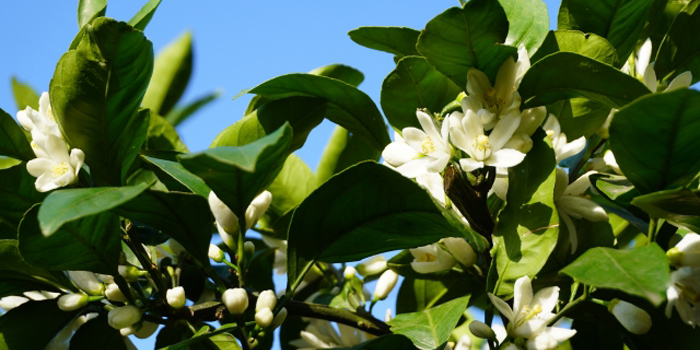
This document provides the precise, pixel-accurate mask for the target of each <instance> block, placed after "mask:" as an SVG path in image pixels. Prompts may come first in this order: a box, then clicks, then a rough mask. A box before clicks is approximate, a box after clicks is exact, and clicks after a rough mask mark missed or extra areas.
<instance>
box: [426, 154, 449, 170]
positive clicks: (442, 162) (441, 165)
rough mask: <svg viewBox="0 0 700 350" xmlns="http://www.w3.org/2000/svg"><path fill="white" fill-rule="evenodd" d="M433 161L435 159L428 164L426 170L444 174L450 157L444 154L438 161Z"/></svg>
mask: <svg viewBox="0 0 700 350" xmlns="http://www.w3.org/2000/svg"><path fill="white" fill-rule="evenodd" d="M432 159H434V160H433V161H432V162H431V163H429V164H428V166H427V167H426V169H427V170H428V171H429V172H433V173H439V172H442V170H443V169H445V167H446V166H447V163H448V162H449V161H450V155H449V154H444V155H442V156H440V157H439V158H437V159H435V158H432Z"/></svg>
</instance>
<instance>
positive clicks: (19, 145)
mask: <svg viewBox="0 0 700 350" xmlns="http://www.w3.org/2000/svg"><path fill="white" fill-rule="evenodd" d="M0 155H4V156H10V157H14V158H17V159H21V160H30V159H34V158H36V156H35V155H34V151H32V146H30V145H29V141H27V137H26V136H24V132H22V129H21V128H20V126H19V125H17V123H16V122H15V120H14V119H12V117H11V116H10V115H9V114H7V113H6V112H5V111H3V110H2V109H0Z"/></svg>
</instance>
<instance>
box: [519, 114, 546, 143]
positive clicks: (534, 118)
mask: <svg viewBox="0 0 700 350" xmlns="http://www.w3.org/2000/svg"><path fill="white" fill-rule="evenodd" d="M546 116H547V108H546V107H535V108H530V109H526V110H524V111H523V113H522V117H521V119H520V124H519V125H518V128H517V129H515V132H514V133H513V134H520V133H523V134H526V135H528V136H532V134H534V133H535V131H536V130H537V127H539V126H540V124H542V121H543V120H544V118H545V117H546Z"/></svg>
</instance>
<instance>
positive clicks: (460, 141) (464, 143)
mask: <svg viewBox="0 0 700 350" xmlns="http://www.w3.org/2000/svg"><path fill="white" fill-rule="evenodd" d="M450 133H451V136H452V137H451V139H452V144H453V145H455V146H457V148H459V149H461V150H462V151H464V152H467V154H469V155H472V154H474V148H473V147H472V143H473V142H474V139H473V138H471V139H469V138H468V136H467V135H466V134H464V131H462V128H461V126H450Z"/></svg>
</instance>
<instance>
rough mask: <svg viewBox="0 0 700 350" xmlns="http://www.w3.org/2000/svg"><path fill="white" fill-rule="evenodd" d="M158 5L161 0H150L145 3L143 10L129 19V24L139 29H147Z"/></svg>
mask: <svg viewBox="0 0 700 350" xmlns="http://www.w3.org/2000/svg"><path fill="white" fill-rule="evenodd" d="M158 5H160V0H148V2H147V3H146V5H143V7H142V8H141V10H139V12H137V13H136V14H135V15H134V17H132V18H131V19H130V20H129V25H130V26H132V27H134V28H136V29H139V30H145V29H146V26H147V25H148V22H150V21H151V18H153V14H154V13H155V12H156V9H157V8H158Z"/></svg>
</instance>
